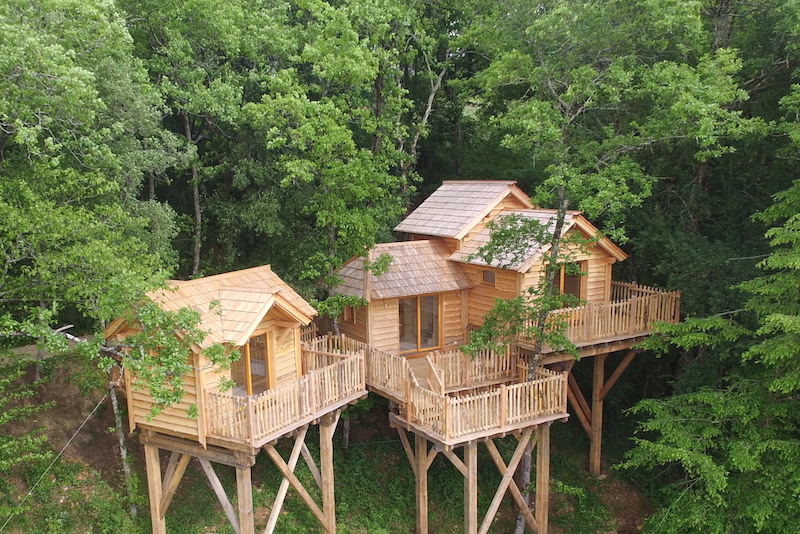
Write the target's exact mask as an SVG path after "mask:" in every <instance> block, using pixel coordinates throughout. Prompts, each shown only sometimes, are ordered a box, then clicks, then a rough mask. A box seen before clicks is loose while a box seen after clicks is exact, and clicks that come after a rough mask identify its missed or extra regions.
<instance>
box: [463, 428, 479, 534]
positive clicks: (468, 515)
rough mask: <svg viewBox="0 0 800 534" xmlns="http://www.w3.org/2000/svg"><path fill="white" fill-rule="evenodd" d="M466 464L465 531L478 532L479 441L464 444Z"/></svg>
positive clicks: (473, 533) (469, 532)
mask: <svg viewBox="0 0 800 534" xmlns="http://www.w3.org/2000/svg"><path fill="white" fill-rule="evenodd" d="M464 464H465V465H466V467H467V474H466V476H465V477H464V532H465V534H477V533H478V442H477V441H470V442H469V443H467V444H466V445H464Z"/></svg>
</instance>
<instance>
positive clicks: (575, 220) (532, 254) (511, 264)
mask: <svg viewBox="0 0 800 534" xmlns="http://www.w3.org/2000/svg"><path fill="white" fill-rule="evenodd" d="M512 214H513V215H517V216H520V217H524V218H526V219H535V220H538V221H539V223H540V224H542V225H545V224H546V225H548V230H549V231H550V232H551V233H552V232H553V231H554V230H555V224H556V210H548V209H541V208H537V209H528V210H506V211H503V212H502V214H501V215H500V216H498V218H497V219H496V220H500V219H501V218H502V217H503V216H505V215H512ZM573 228H578V229H580V230H581V231H583V233H585V234H586V235H587V236H589V237H590V238H594V237H598V236H599V235H600V231H599V230H598V229H597V228H596V227H595V226H594V225H593V224H592V223H590V222H589V221H588V219H586V217H584V216H583V214H582V213H581V212H580V211H568V212H567V213H566V214H565V216H564V226H563V227H562V229H561V235H562V236H563V235H565V234H566V233H567V232H568V231H570V230H571V229H573ZM489 237H490V229H489V228H483V229H482V230H481V231H480V232H478V233H477V234H476V235H475V236H473V237H472V239H470V240H469V242H468V243H466V244H465V245H464V246H463V247H462V248H461V249H460V250H457V251H456V252H454V253H453V254H451V255H450V259H451V260H453V261H458V262H464V263H470V264H473V265H485V266H491V267H503V268H506V269H513V270H515V271H518V272H527V271H528V270H529V269H530V268H531V267H532V266H533V265H534V264H535V263H538V262H540V261H541V259H542V256H543V255H544V254H545V253H546V252H547V251H548V250H549V249H550V244H549V243H546V244H542V243H536V242H531V243H530V244H529V246H528V248H527V249H526V250H525V251H523V252H522V253H521V254H519V257H516V258H515V257H512V255H511V254H507V255H499V256H497V257H495V258H493V260H492V263H491V265H489V264H488V263H487V262H486V261H485V260H483V259H482V258H479V257H473V258H469V256H470V255H471V254H476V253H477V252H478V250H479V249H480V248H481V247H482V246H484V245H486V244H487V243H488V242H489ZM597 246H599V247H600V248H602V249H603V250H605V251H606V252H608V253H609V255H611V256H613V257H614V258H615V259H617V260H618V261H622V260H624V259H625V258H627V257H628V256H627V255H626V254H625V252H623V251H622V249H620V248H619V247H618V246H617V245H615V244H614V243H612V242H611V240H609V239H608V238H606V237H600V238H599V239H598V241H597Z"/></svg>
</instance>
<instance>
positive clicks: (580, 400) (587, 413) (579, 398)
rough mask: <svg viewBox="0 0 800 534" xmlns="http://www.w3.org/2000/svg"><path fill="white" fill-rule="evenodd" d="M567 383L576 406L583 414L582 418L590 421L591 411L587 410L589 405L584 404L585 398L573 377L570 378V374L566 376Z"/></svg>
mask: <svg viewBox="0 0 800 534" xmlns="http://www.w3.org/2000/svg"><path fill="white" fill-rule="evenodd" d="M567 382H568V384H569V387H570V389H571V390H572V392H573V394H574V395H575V399H576V400H577V401H578V405H579V406H580V407H581V411H582V412H583V414H584V416H585V417H586V418H588V419H591V418H592V409H591V408H589V403H588V402H586V397H584V396H583V392H581V388H580V386H579V385H578V381H577V380H575V377H574V376H572V373H570V374H569V375H568V376H567Z"/></svg>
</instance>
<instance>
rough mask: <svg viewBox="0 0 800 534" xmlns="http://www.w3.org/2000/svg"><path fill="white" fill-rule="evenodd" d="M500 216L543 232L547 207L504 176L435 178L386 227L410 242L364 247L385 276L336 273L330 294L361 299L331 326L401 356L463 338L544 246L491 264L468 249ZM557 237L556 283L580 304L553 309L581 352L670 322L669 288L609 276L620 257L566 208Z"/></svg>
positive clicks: (532, 279)
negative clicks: (437, 183) (561, 247)
mask: <svg viewBox="0 0 800 534" xmlns="http://www.w3.org/2000/svg"><path fill="white" fill-rule="evenodd" d="M506 216H514V217H516V218H517V219H534V220H536V221H538V222H539V223H540V224H541V225H543V226H549V227H550V228H551V229H552V228H553V227H554V226H555V217H556V212H555V211H554V210H546V209H539V208H534V207H533V205H532V203H531V201H530V199H529V198H528V197H527V195H525V194H524V193H523V192H522V191H521V190H520V189H519V188H518V187H517V186H516V185H514V182H508V181H453V182H444V183H443V184H442V186H441V187H439V189H437V190H436V191H435V192H434V193H433V194H432V195H431V196H430V197H429V198H428V199H426V200H425V201H424V202H423V203H422V204H421V205H420V206H419V207H418V208H417V209H416V210H414V211H413V212H412V213H411V214H410V215H409V216H408V217H407V218H406V219H405V220H404V221H403V222H401V223H400V224H399V225H397V227H396V228H395V230H396V231H398V232H402V233H405V234H407V235H408V236H409V237H410V239H411V240H410V241H402V242H397V243H383V244H379V245H377V246H375V247H374V248H373V249H372V250H370V251H369V254H368V256H367V258H366V260H367V261H375V260H376V259H377V258H379V257H381V256H382V255H384V254H388V255H390V256H391V257H392V262H391V264H390V265H389V268H388V271H387V272H385V273H383V274H380V275H375V274H374V273H373V272H372V271H370V270H368V269H365V268H364V264H365V258H361V257H355V258H352V259H350V260H349V261H348V262H346V263H345V264H344V266H343V267H342V268H341V269H340V271H339V276H340V278H341V280H342V282H341V284H340V285H339V286H338V287H337V289H336V291H337V292H338V293H340V294H342V295H347V296H358V297H361V298H363V299H365V300H366V301H367V306H365V307H361V308H351V307H348V308H346V309H345V311H344V314H343V315H342V317H341V318H340V320H339V328H340V331H341V332H343V333H345V334H346V335H348V336H350V337H352V338H354V339H357V340H360V341H364V342H366V343H369V344H370V345H371V346H373V347H375V348H379V349H381V350H385V351H387V352H391V353H396V354H401V355H404V356H407V357H418V356H421V355H424V354H426V353H429V352H432V351H435V350H444V349H447V348H453V347H458V346H460V345H462V344H464V343H465V342H466V340H467V337H468V335H469V331H470V330H471V329H473V328H474V327H477V326H481V325H482V324H483V322H484V317H485V316H486V314H487V313H488V312H489V310H491V309H492V308H493V307H494V304H495V301H496V299H509V298H513V297H517V296H520V295H522V294H524V293H525V292H526V291H527V290H528V288H530V287H535V286H537V285H538V284H539V283H540V280H542V277H543V275H544V268H545V260H546V257H547V253H548V251H549V246H548V245H544V244H540V243H535V242H534V243H529V244H527V245H526V246H525V247H522V249H521V250H520V251H517V252H516V253H515V254H514V255H513V256H511V255H507V256H504V255H503V254H500V255H497V256H496V257H495V258H493V261H492V262H491V263H489V262H487V261H486V260H484V259H483V258H481V257H480V256H478V255H477V254H478V252H479V250H480V249H481V247H482V246H483V245H486V244H487V243H488V242H489V238H490V228H489V227H488V226H487V225H488V223H489V222H490V221H498V220H501V219H502V218H503V217H506ZM562 238H563V239H564V241H565V243H569V244H568V245H567V249H568V250H567V252H566V253H565V254H562V255H563V256H564V257H565V258H567V260H566V261H568V262H569V263H572V264H574V266H575V268H573V269H567V268H566V266H565V265H562V266H561V267H562V268H561V270H560V273H559V275H558V276H557V280H556V283H557V285H558V289H559V291H560V292H561V293H562V294H570V295H573V296H574V297H577V298H578V299H580V300H581V301H582V302H583V303H584V304H583V305H581V306H577V307H574V308H569V309H563V310H559V311H558V312H556V314H557V315H560V316H563V319H564V321H565V322H566V323H567V335H568V336H569V337H570V340H571V341H573V342H574V343H576V344H577V345H578V346H579V348H581V349H585V350H584V352H590V351H592V350H594V349H593V348H592V347H594V346H595V345H597V344H602V343H606V344H607V343H613V342H616V343H617V344H618V346H621V347H622V346H623V345H625V344H627V345H628V346H632V344H633V342H635V341H636V340H637V339H638V340H641V337H642V336H644V335H647V333H648V331H649V328H650V325H651V324H652V323H653V322H654V321H674V320H676V319H677V313H678V303H679V295H678V294H677V293H676V292H663V291H658V290H655V289H652V288H647V287H641V286H638V285H636V284H629V283H621V282H614V281H612V278H611V269H612V265H613V264H614V263H616V262H618V261H622V260H624V259H626V257H627V256H626V254H625V253H624V252H623V251H622V250H621V249H620V248H619V247H618V246H616V245H615V244H614V243H612V242H611V241H610V240H609V239H608V238H606V237H604V236H602V235H601V234H600V232H599V231H598V230H597V228H596V227H595V226H594V225H592V224H591V223H590V222H589V221H588V220H587V219H586V217H584V216H583V215H582V214H581V213H580V212H577V211H570V212H567V214H566V216H565V220H564V224H563V228H562ZM576 243H583V244H582V245H578V244H576ZM562 255H560V256H562ZM578 272H579V273H580V274H578ZM621 341H622V343H620V342H621ZM532 347H533V343H532V340H530V339H524V338H521V339H518V340H517V343H516V348H517V349H518V350H520V351H525V350H530V349H531V348H532ZM623 348H625V347H623ZM545 351H546V352H549V353H554V354H552V355H551V356H550V359H549V360H548V361H555V360H557V359H563V358H564V355H563V353H560V352H559V351H555V350H553V349H550V348H546V349H545Z"/></svg>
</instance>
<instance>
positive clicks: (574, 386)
mask: <svg viewBox="0 0 800 534" xmlns="http://www.w3.org/2000/svg"><path fill="white" fill-rule="evenodd" d="M639 352H640V351H639V349H631V350H629V351H628V352H627V353H626V354H625V356H624V357H623V358H622V361H621V362H620V363H619V365H618V366H617V367H616V369H614V372H613V373H612V374H611V376H610V377H609V379H608V380H606V378H605V376H606V360H607V358H608V356H609V354H610V353H600V354H597V355H595V356H594V369H593V373H592V397H591V399H592V403H591V405H589V403H588V402H587V400H586V397H585V396H584V395H583V393H582V392H581V389H580V387H579V385H578V382H577V380H575V378H574V377H573V376H572V372H570V374H569V380H568V389H567V399H568V400H569V403H570V405H571V406H572V412H573V413H574V414H575V415H576V416H577V418H578V421H579V422H580V423H581V426H582V427H583V430H584V431H585V432H586V435H587V436H589V442H590V444H589V471H591V472H592V473H593V474H595V475H600V471H601V466H602V448H603V402H604V401H605V398H606V395H608V393H609V391H611V388H613V387H614V385H615V384H616V383H617V380H619V378H620V376H622V373H624V372H625V369H627V368H628V366H629V365H630V364H631V362H632V361H633V358H634V357H635V356H636V355H637V354H638V353H639Z"/></svg>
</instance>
